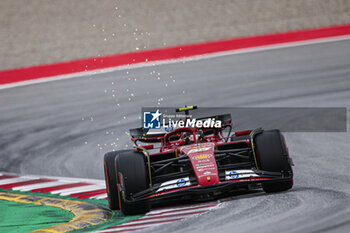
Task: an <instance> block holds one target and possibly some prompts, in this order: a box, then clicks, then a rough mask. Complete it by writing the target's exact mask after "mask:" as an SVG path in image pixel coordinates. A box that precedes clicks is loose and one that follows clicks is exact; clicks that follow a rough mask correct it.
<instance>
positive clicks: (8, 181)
mask: <svg viewBox="0 0 350 233" xmlns="http://www.w3.org/2000/svg"><path fill="white" fill-rule="evenodd" d="M37 179H38V178H36V179H33V178H27V177H17V178H8V179H3V180H0V185H5V184H13V183H17V182H22V181H29V180H37Z"/></svg>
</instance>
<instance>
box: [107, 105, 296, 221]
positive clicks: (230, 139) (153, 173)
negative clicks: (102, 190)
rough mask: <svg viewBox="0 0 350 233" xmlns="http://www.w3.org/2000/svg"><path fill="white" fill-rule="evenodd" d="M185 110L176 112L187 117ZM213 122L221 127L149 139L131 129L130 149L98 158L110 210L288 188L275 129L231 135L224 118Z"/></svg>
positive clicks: (287, 167) (136, 210)
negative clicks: (224, 194)
mask: <svg viewBox="0 0 350 233" xmlns="http://www.w3.org/2000/svg"><path fill="white" fill-rule="evenodd" d="M190 109H193V107H187V108H183V109H181V110H185V111H186V114H188V110H190ZM213 118H215V119H217V120H220V121H221V127H212V128H204V127H181V128H178V129H175V130H173V131H171V132H168V133H165V132H164V133H158V134H152V135H148V130H147V129H143V128H137V129H131V130H130V134H131V137H132V139H131V140H132V141H133V143H134V144H135V149H132V150H120V151H116V152H109V153H107V154H106V155H105V157H104V168H105V179H106V186H107V191H108V200H109V207H110V209H112V210H116V209H120V210H121V211H122V212H123V213H124V214H126V215H132V214H140V213H145V212H147V211H149V210H150V205H151V203H157V202H164V201H169V200H177V199H193V198H195V199H199V198H208V197H210V198H215V197H217V196H219V195H222V194H223V193H228V192H230V191H232V190H237V189H239V188H248V189H249V188H250V187H255V188H256V187H262V189H263V190H264V191H265V192H267V193H271V192H280V191H285V190H288V189H290V188H292V186H293V171H292V167H291V165H292V161H291V159H290V157H289V154H288V149H287V146H286V143H285V140H284V137H283V135H282V134H281V132H280V131H279V130H277V129H275V130H263V129H261V128H259V129H255V130H246V131H240V132H235V133H232V135H231V129H232V123H231V115H230V114H226V115H219V116H214V117H213ZM226 131H228V133H226ZM224 134H226V135H224ZM151 143H152V144H151ZM155 143H158V144H160V146H159V147H155V146H154V144H155ZM141 144H142V145H141ZM155 150H156V151H155ZM151 151H155V152H154V153H151Z"/></svg>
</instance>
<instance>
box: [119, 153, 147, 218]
mask: <svg viewBox="0 0 350 233" xmlns="http://www.w3.org/2000/svg"><path fill="white" fill-rule="evenodd" d="M115 162H116V168H117V174H118V182H119V184H123V192H124V193H120V192H119V201H120V209H121V211H122V212H123V213H124V214H125V215H135V214H143V213H146V212H148V211H149V210H150V203H149V201H138V202H137V203H133V202H129V201H127V200H131V199H132V196H133V194H135V193H138V192H141V191H143V190H145V189H147V188H149V183H148V181H147V178H148V173H147V167H146V163H145V156H144V155H143V153H141V152H138V151H135V150H129V151H124V152H122V153H120V154H119V155H118V156H117V158H116V161H115ZM121 179H122V180H121ZM123 196H124V197H125V198H123Z"/></svg>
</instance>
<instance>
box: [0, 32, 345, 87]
mask: <svg viewBox="0 0 350 233" xmlns="http://www.w3.org/2000/svg"><path fill="white" fill-rule="evenodd" d="M349 39H350V35H346V36H334V37H328V38H321V39H311V40H304V41H298V42H286V43H280V44H276V45H265V46H259V47H252V48H246V49H236V50H230V51H225V52H216V53H210V54H203V55H195V56H192V57H186V58H178V59H169V60H161V61H154V62H145V63H137V64H132V65H123V66H117V67H111V68H104V69H96V70H93V71H86V72H79V73H72V74H65V75H57V76H51V77H44V78H39V79H35V80H28V81H22V82H17V83H10V84H3V85H0V90H1V89H8V88H14V87H19V86H27V85H32V84H39V83H46V82H52V81H58V80H64V79H71V78H76V77H82V76H90V75H94V74H97V73H108V72H113V71H117V70H129V69H137V68H142V67H150V66H155V65H163V64H172V63H180V62H189V61H197V60H203V59H210V58H215V57H222V56H229V55H236V54H244V53H254V52H260V51H266V50H273V49H283V48H290V47H297V46H303V45H311V44H320V43H328V42H336V41H343V40H349Z"/></svg>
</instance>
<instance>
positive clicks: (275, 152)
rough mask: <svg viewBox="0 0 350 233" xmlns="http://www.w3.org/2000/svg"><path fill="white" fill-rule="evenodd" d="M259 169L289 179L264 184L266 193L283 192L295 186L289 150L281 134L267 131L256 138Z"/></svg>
mask: <svg viewBox="0 0 350 233" xmlns="http://www.w3.org/2000/svg"><path fill="white" fill-rule="evenodd" d="M254 143H255V148H256V155H257V158H258V161H257V162H258V167H259V169H261V170H264V171H270V172H281V173H282V174H284V175H285V176H287V177H290V178H289V179H287V180H284V181H278V182H266V183H263V184H262V187H263V190H264V191H265V192H266V193H274V192H282V191H286V190H288V189H291V188H292V186H293V170H292V167H291V164H290V158H289V154H288V149H287V147H286V144H285V141H284V137H283V135H282V134H281V132H280V131H279V130H277V129H275V130H265V131H263V132H261V133H258V134H257V135H255V137H254Z"/></svg>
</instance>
